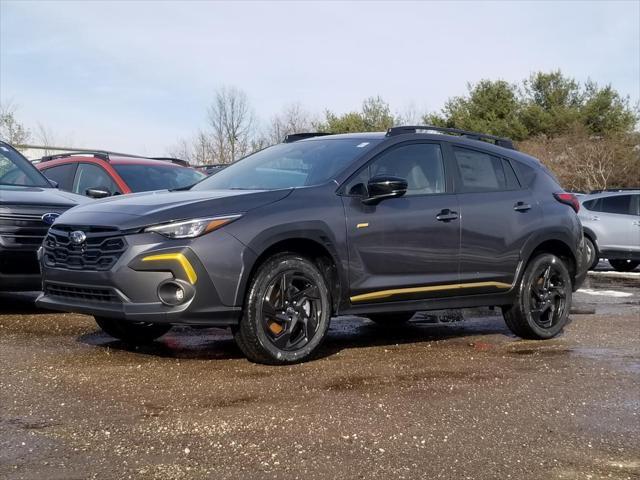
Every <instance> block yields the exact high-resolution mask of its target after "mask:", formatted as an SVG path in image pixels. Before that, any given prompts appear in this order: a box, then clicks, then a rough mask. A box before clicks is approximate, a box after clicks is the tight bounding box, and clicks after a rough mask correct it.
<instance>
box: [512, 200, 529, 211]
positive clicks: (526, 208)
mask: <svg viewBox="0 0 640 480" xmlns="http://www.w3.org/2000/svg"><path fill="white" fill-rule="evenodd" d="M513 209H514V210H515V211H516V212H527V211H529V210H531V205H529V204H528V203H524V202H517V203H516V204H515V205H514V206H513Z"/></svg>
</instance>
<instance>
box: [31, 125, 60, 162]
mask: <svg viewBox="0 0 640 480" xmlns="http://www.w3.org/2000/svg"><path fill="white" fill-rule="evenodd" d="M35 141H36V142H37V143H38V144H39V145H40V146H42V147H44V151H43V152H44V153H43V155H51V153H52V151H51V150H50V148H51V147H54V146H55V145H56V141H57V140H56V138H55V134H54V133H53V131H52V130H51V129H50V128H48V127H45V126H44V125H43V124H42V123H38V124H37V126H36V131H35ZM67 143H68V142H67Z"/></svg>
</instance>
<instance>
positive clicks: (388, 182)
mask: <svg viewBox="0 0 640 480" xmlns="http://www.w3.org/2000/svg"><path fill="white" fill-rule="evenodd" d="M367 192H368V196H367V197H365V198H363V199H362V203H364V204H365V205H376V204H377V203H380V202H381V201H382V200H385V199H387V198H395V197H401V196H402V195H404V194H405V193H407V181H406V180H405V179H404V178H400V177H391V176H386V175H385V176H377V177H373V178H372V179H371V180H369V183H367Z"/></svg>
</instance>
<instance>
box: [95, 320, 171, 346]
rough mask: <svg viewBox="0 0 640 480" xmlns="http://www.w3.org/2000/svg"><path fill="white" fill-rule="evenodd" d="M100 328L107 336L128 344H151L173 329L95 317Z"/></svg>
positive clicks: (169, 326) (168, 326) (163, 325)
mask: <svg viewBox="0 0 640 480" xmlns="http://www.w3.org/2000/svg"><path fill="white" fill-rule="evenodd" d="M94 318H95V320H96V323H97V324H98V326H99V327H100V328H101V329H102V330H103V331H104V332H105V333H107V334H109V335H111V336H112V337H114V338H117V339H119V340H122V341H124V342H127V343H133V344H138V343H149V342H153V341H154V340H155V339H157V338H160V337H161V336H162V335H164V334H165V333H167V332H168V331H169V330H170V329H171V325H166V324H159V323H148V322H129V321H126V320H116V319H113V318H105V317H94Z"/></svg>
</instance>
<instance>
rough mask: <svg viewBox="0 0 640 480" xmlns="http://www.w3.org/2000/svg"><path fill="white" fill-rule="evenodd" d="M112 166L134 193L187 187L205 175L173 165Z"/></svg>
mask: <svg viewBox="0 0 640 480" xmlns="http://www.w3.org/2000/svg"><path fill="white" fill-rule="evenodd" d="M113 168H115V169H116V172H118V175H120V176H121V177H122V179H123V180H124V181H125V183H126V184H127V185H128V186H129V188H130V189H131V191H133V192H136V193H137V192H149V191H152V190H174V189H176V188H184V187H189V186H191V185H193V184H194V183H197V182H199V181H200V180H202V179H203V178H205V177H206V175H205V174H204V173H202V172H198V171H197V170H194V169H193V168H185V167H176V166H174V165H148V164H147V165H142V164H137V165H136V164H120V165H117V164H116V165H113Z"/></svg>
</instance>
